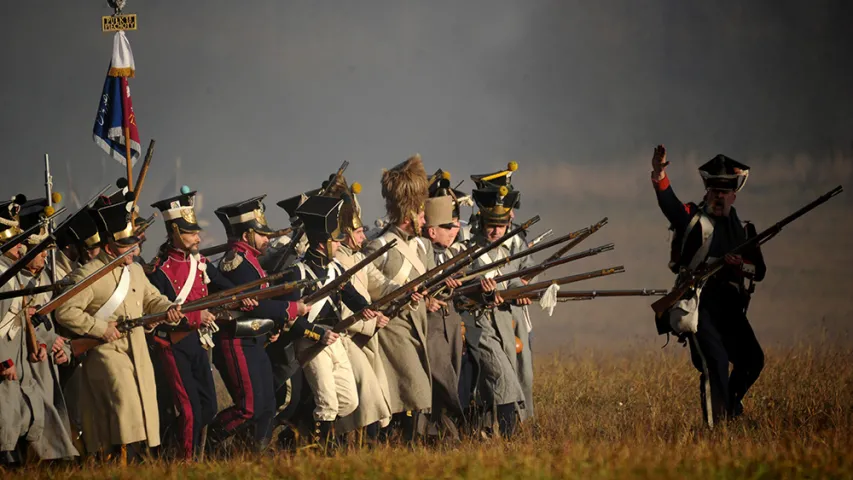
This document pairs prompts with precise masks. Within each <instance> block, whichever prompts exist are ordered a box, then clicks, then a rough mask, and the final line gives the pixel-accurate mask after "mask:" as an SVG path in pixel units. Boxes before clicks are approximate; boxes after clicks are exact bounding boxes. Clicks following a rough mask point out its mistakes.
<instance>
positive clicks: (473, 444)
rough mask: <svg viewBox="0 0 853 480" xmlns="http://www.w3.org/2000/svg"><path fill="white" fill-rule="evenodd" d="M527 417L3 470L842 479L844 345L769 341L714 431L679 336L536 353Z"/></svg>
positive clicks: (847, 419) (848, 420)
mask: <svg viewBox="0 0 853 480" xmlns="http://www.w3.org/2000/svg"><path fill="white" fill-rule="evenodd" d="M537 375H538V377H537V385H536V401H537V405H536V407H537V413H538V422H537V423H538V425H537V426H536V428H533V427H532V426H531V425H526V426H525V428H524V430H523V431H522V433H521V434H520V435H519V436H518V437H517V438H514V439H513V440H512V441H511V442H503V441H500V440H488V441H483V440H467V441H464V442H463V443H462V444H460V445H453V446H450V445H447V446H443V447H430V448H427V447H416V448H414V449H412V450H409V449H406V448H402V447H380V448H375V449H351V450H350V451H348V452H346V453H342V454H339V455H338V456H336V457H333V458H325V457H321V456H318V455H314V454H312V453H301V454H298V455H296V456H289V455H285V454H276V455H270V456H268V457H251V456H246V457H243V458H240V459H235V460H231V461H229V462H206V463H204V464H194V465H182V464H164V463H159V462H153V463H150V464H146V465H141V466H135V467H130V468H128V469H126V470H121V469H118V468H116V467H113V466H103V465H95V464H88V465H83V466H73V467H69V466H52V467H41V468H39V467H27V468H26V469H24V470H20V471H17V472H14V473H12V472H0V473H2V474H3V477H4V478H16V477H17V478H33V477H35V476H39V475H40V476H45V477H50V478H101V477H112V478H127V479H150V478H158V479H167V478H169V479H172V478H174V479H179V478H253V479H258V478H312V479H315V478H316V479H323V478H330V479H331V478H334V479H344V478H411V479H422V478H457V477H467V478H525V479H536V478H844V477H853V473H851V472H853V454H851V451H853V416H851V406H853V405H851V403H853V353H851V352H850V350H848V349H845V348H840V347H805V346H804V347H797V348H786V349H781V348H777V349H768V351H767V367H766V370H765V372H764V374H763V375H762V377H761V379H760V380H759V381H758V383H757V384H756V386H755V387H754V388H753V390H752V392H751V395H750V396H749V397H748V399H747V400H746V401H745V405H746V413H745V415H744V416H743V417H741V418H740V419H738V420H737V421H734V422H730V423H728V424H726V425H722V426H719V427H718V428H716V429H715V430H714V431H708V430H707V429H705V428H703V427H702V425H701V423H700V418H699V403H698V394H697V392H698V378H697V375H696V373H695V371H694V370H693V369H692V366H690V364H689V359H688V354H687V352H686V351H684V350H682V349H681V347H680V346H678V345H670V346H669V347H667V348H666V349H665V350H660V351H651V352H650V351H645V352H637V353H628V354H625V355H622V356H613V355H606V356H605V355H597V354H595V353H590V354H577V355H562V356H561V355H556V354H555V355H549V356H541V357H539V358H538V364H537Z"/></svg>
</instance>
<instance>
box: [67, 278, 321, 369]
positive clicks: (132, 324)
mask: <svg viewBox="0 0 853 480" xmlns="http://www.w3.org/2000/svg"><path fill="white" fill-rule="evenodd" d="M316 281H317V280H315V279H313V278H312V279H306V280H301V281H298V282H291V283H284V284H281V285H276V286H275V287H270V288H264V289H260V290H252V291H250V292H243V293H240V294H237V295H231V296H229V297H223V298H217V299H214V300H210V299H208V298H207V297H204V298H201V299H199V300H196V301H194V302H190V303H186V304H184V305H181V313H182V314H186V313H192V312H198V311H201V310H209V309H213V308H218V307H222V308H223V309H229V308H233V307H237V306H239V305H240V303H241V302H242V301H243V300H245V299H248V298H253V299H256V300H266V299H268V298H274V297H277V296H280V295H284V294H287V293H289V292H291V291H293V290H296V289H297V288H302V287H303V286H305V285H308V284H311V283H314V282H316ZM166 317H167V311H164V312H159V313H152V314H149V315H144V316H142V317H138V318H130V319H119V320H118V321H116V329H117V330H118V331H119V332H122V333H126V332H129V331H131V330H133V329H134V328H136V327H144V328H149V327H151V326H154V325H157V324H159V323H162V322H163V321H164V320H165V319H166ZM103 343H105V342H104V341H103V340H101V339H99V338H91V337H81V338H75V339H74V340H71V351H72V353H73V355H74V356H75V357H78V356H80V355H82V354H84V353H86V352H87V351H89V350H91V349H93V348H95V347H97V346H98V345H102V344H103Z"/></svg>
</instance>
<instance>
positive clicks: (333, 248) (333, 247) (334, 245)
mask: <svg viewBox="0 0 853 480" xmlns="http://www.w3.org/2000/svg"><path fill="white" fill-rule="evenodd" d="M326 245H328V246H329V252H328V253H329V255H328V257H329V258H335V254H336V253H338V248H339V247H340V246H341V242H327V243H326Z"/></svg>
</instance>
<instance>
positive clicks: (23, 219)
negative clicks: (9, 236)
mask: <svg viewBox="0 0 853 480" xmlns="http://www.w3.org/2000/svg"><path fill="white" fill-rule="evenodd" d="M50 215H53V207H51V206H50V203H49V202H48V201H47V199H46V198H36V199H33V200H29V201H27V202H26V203H24V204H23V205H21V210H20V212H19V213H18V221H19V223H20V229H21V231H25V230H27V229H28V228H31V227H34V226H36V225H38V223H39V222H40V221H41V220H42V219H44V218H45V217H48V216H50ZM45 238H47V225H44V226H42V228H41V229H39V231H37V232H34V233H33V234H32V235H30V236H29V237H28V238H27V239H26V240H25V241H26V243H28V244H30V245H37V244H39V243H41V242H42V240H44V239H45Z"/></svg>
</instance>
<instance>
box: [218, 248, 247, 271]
mask: <svg viewBox="0 0 853 480" xmlns="http://www.w3.org/2000/svg"><path fill="white" fill-rule="evenodd" d="M243 260H244V257H243V255H240V254H239V253H237V252H236V251H234V250H231V251H229V252H228V253H226V254H225V256H224V257H222V262H220V264H219V269H220V270H222V271H223V272H233V271H234V270H237V267H239V266H240V264H241V263H243Z"/></svg>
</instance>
